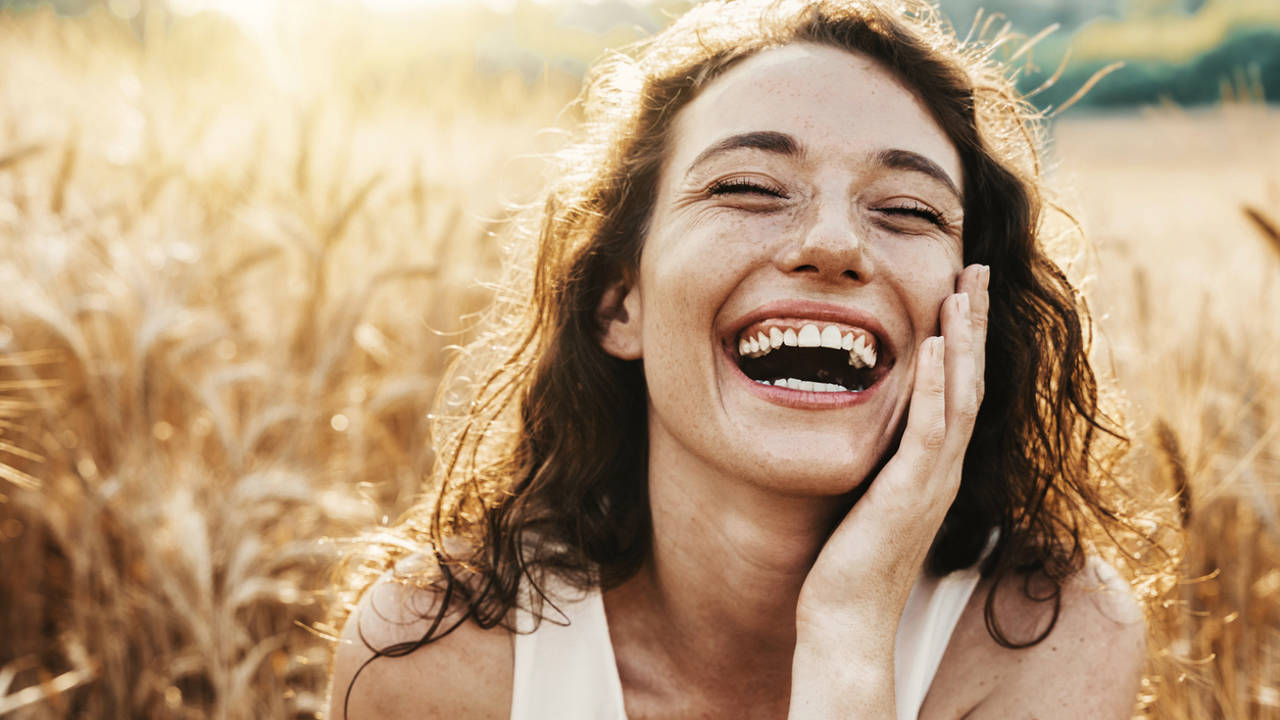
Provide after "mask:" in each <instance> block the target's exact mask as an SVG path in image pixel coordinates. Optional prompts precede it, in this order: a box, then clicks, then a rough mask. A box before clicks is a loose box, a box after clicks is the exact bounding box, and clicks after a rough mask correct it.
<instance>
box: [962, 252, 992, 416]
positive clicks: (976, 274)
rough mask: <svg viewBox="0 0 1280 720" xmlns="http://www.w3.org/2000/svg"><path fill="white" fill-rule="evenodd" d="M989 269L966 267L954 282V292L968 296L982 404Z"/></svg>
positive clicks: (979, 393) (979, 395)
mask: <svg viewBox="0 0 1280 720" xmlns="http://www.w3.org/2000/svg"><path fill="white" fill-rule="evenodd" d="M990 282H991V268H990V267H988V266H986V265H970V266H968V267H966V268H965V269H964V270H963V271H962V272H961V273H960V276H959V278H957V280H956V292H958V293H965V294H966V295H968V296H969V318H970V321H971V330H972V334H973V357H974V366H975V367H976V368H977V370H978V377H979V382H978V402H979V403H981V402H982V398H983V396H984V394H985V389H986V385H985V382H983V377H984V375H985V373H986V367H987V317H988V313H989V312H990V309H991V295H990V292H989V291H988V287H989V286H990Z"/></svg>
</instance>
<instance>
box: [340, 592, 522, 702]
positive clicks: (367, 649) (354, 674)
mask: <svg viewBox="0 0 1280 720" xmlns="http://www.w3.org/2000/svg"><path fill="white" fill-rule="evenodd" d="M439 613H440V602H439V597H438V596H437V594H436V593H435V592H433V591H431V590H426V589H422V588H419V587H415V586H412V585H408V584H403V583H401V582H397V581H395V580H392V579H388V578H384V579H382V580H380V581H378V583H376V584H375V585H374V586H373V587H371V588H370V589H369V590H368V591H366V592H365V594H364V596H363V597H362V598H361V599H360V603H359V605H358V606H357V607H356V609H355V610H354V611H353V612H352V614H351V616H350V617H349V618H348V619H347V623H346V625H345V627H344V628H343V631H342V638H341V639H340V640H339V641H338V645H337V647H336V648H335V650H334V659H333V677H332V680H331V683H330V699H329V715H328V717H329V718H330V720H344V718H345V719H346V720H365V719H366V718H379V719H386V720H397V719H399V718H416V719H419V720H428V719H431V718H460V719H462V720H490V719H493V720H498V719H500V718H507V717H509V716H510V714H511V681H512V660H513V651H512V645H511V639H510V633H509V632H508V631H506V630H505V629H503V628H493V629H488V630H486V629H483V628H481V627H479V626H477V625H475V624H474V623H471V622H469V621H468V622H464V623H463V624H462V625H460V626H459V627H458V628H457V629H455V630H453V631H452V632H450V633H449V634H448V635H445V636H444V637H442V638H440V639H439V640H434V641H432V642H430V643H428V644H426V645H424V646H422V647H419V648H417V649H415V650H413V651H412V652H409V653H408V654H405V655H403V656H400V657H392V656H385V655H384V656H382V657H375V653H374V650H373V648H377V649H381V650H383V651H384V652H385V651H387V650H388V649H389V648H392V647H394V646H395V645H397V644H400V643H411V642H413V641H416V640H418V639H419V638H421V637H422V636H423V635H424V634H425V633H426V632H427V630H428V629H429V628H430V626H431V622H432V621H433V620H434V619H435V618H436V617H437V615H438V614H439ZM456 621H457V616H456V614H453V613H450V614H448V615H446V617H445V618H444V619H443V622H442V627H449V626H450V625H452V624H453V623H454V622H456ZM393 654H394V653H393ZM370 658H373V659H372V661H370ZM366 663H367V664H366Z"/></svg>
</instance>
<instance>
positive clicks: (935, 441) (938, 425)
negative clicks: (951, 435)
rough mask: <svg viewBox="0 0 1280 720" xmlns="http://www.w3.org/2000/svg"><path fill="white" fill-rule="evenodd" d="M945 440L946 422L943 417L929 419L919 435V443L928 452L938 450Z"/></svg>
mask: <svg viewBox="0 0 1280 720" xmlns="http://www.w3.org/2000/svg"><path fill="white" fill-rule="evenodd" d="M946 440H947V422H946V420H945V419H943V418H938V419H936V420H931V421H930V422H929V423H928V424H927V425H925V427H924V432H922V433H921V436H920V445H921V446H923V447H924V449H925V450H927V451H929V452H931V453H932V452H938V451H940V450H942V446H943V445H944V444H945V443H946Z"/></svg>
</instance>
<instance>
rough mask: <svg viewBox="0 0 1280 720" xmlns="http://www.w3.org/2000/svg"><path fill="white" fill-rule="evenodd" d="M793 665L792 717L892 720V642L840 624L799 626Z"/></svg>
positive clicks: (817, 719) (893, 706) (890, 639)
mask: <svg viewBox="0 0 1280 720" xmlns="http://www.w3.org/2000/svg"><path fill="white" fill-rule="evenodd" d="M797 631H798V632H797V638H796V650H795V655H794V656H793V660H792V668H791V712H790V717H793V718H806V719H809V718H812V719H814V720H819V719H822V720H826V719H828V718H831V719H834V718H849V717H858V718H893V717H894V713H895V710H894V708H895V696H894V668H893V640H892V638H889V640H888V642H885V641H883V640H882V639H879V638H877V637H875V636H874V634H872V635H868V634H865V633H862V632H857V631H854V630H853V629H851V628H849V627H847V626H842V625H841V624H838V623H835V624H833V623H825V624H823V625H821V626H819V625H814V624H807V625H806V627H805V628H804V629H803V630H801V629H800V628H797Z"/></svg>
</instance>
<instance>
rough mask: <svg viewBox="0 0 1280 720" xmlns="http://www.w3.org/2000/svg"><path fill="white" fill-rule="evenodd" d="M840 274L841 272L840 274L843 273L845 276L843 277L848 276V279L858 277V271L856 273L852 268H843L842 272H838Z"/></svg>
mask: <svg viewBox="0 0 1280 720" xmlns="http://www.w3.org/2000/svg"><path fill="white" fill-rule="evenodd" d="M840 274H841V275H843V276H845V277H847V278H849V279H850V280H857V279H858V273H856V272H854V271H852V270H845V271H844V272H842V273H840Z"/></svg>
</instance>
